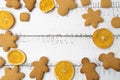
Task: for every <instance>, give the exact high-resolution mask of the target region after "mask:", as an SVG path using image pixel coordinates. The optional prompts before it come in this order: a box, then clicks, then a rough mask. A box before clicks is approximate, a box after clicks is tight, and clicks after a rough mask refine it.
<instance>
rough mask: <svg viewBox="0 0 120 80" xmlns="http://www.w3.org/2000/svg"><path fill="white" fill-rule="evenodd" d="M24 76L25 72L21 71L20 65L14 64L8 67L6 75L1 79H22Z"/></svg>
mask: <svg viewBox="0 0 120 80" xmlns="http://www.w3.org/2000/svg"><path fill="white" fill-rule="evenodd" d="M24 76H25V74H24V73H22V72H19V66H14V67H13V68H9V67H6V68H5V75H4V76H2V78H1V79H0V80H21V79H22V78H23V77H24Z"/></svg>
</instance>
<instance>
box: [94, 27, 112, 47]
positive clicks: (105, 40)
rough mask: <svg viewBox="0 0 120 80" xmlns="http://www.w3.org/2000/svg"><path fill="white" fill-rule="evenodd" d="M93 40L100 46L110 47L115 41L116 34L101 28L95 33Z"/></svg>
mask: <svg viewBox="0 0 120 80" xmlns="http://www.w3.org/2000/svg"><path fill="white" fill-rule="evenodd" d="M92 40H93V42H94V43H95V45H96V46H97V47H99V48H103V49H104V48H109V47H110V46H111V45H112V43H113V41H114V35H113V34H112V32H111V31H110V30H108V29H106V28H101V29H98V30H96V31H95V32H94V33H93V36H92Z"/></svg>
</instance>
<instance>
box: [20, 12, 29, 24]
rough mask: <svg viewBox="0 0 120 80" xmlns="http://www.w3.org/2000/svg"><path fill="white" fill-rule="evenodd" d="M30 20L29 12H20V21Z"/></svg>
mask: <svg viewBox="0 0 120 80" xmlns="http://www.w3.org/2000/svg"><path fill="white" fill-rule="evenodd" d="M29 20H30V14H29V13H27V12H22V13H20V21H22V22H28V21H29Z"/></svg>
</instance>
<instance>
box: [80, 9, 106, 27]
mask: <svg viewBox="0 0 120 80" xmlns="http://www.w3.org/2000/svg"><path fill="white" fill-rule="evenodd" d="M100 14H101V11H100V10H96V11H93V9H91V8H89V9H88V13H87V14H83V15H82V17H83V18H84V19H85V20H86V22H85V26H89V25H92V26H93V28H97V26H98V23H100V22H103V21H104V20H103V18H102V17H101V16H100Z"/></svg>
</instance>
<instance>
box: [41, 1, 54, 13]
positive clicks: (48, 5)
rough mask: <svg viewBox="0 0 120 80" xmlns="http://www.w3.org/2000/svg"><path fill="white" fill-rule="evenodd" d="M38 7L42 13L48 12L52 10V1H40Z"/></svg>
mask: <svg viewBox="0 0 120 80" xmlns="http://www.w3.org/2000/svg"><path fill="white" fill-rule="evenodd" d="M39 7H40V9H41V11H43V12H49V11H51V10H53V9H54V7H55V4H54V0H41V1H40V4H39Z"/></svg>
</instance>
